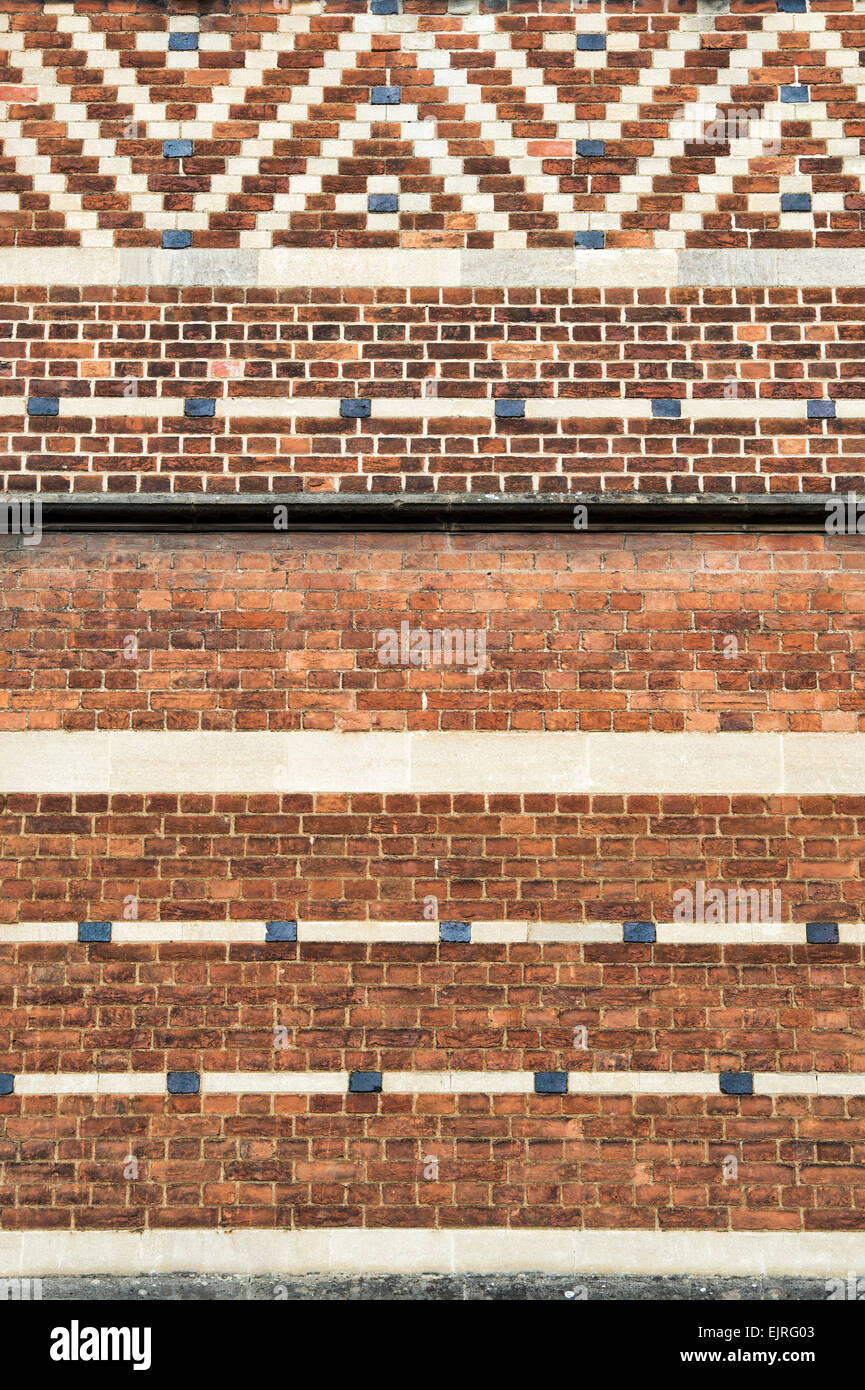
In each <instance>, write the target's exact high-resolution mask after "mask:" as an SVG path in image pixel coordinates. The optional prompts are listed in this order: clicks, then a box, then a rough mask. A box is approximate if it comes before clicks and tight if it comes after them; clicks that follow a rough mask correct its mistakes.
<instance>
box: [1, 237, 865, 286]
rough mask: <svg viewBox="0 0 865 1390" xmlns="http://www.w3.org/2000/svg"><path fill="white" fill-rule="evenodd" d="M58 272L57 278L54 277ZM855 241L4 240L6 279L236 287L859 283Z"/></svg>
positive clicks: (24, 282) (858, 253) (859, 257)
mask: <svg viewBox="0 0 865 1390" xmlns="http://www.w3.org/2000/svg"><path fill="white" fill-rule="evenodd" d="M58 277H59V278H58ZM861 280H862V254H861V250H860V248H858V247H851V248H849V249H843V248H842V249H839V250H830V249H828V248H823V247H804V248H802V249H800V250H766V251H762V250H761V251H747V250H741V251H734V250H693V251H673V250H669V251H666V250H662V251H651V250H626V249H622V250H609V251H607V250H603V251H582V250H568V249H566V248H565V249H562V250H548V251H544V250H512V251H480V250H459V249H456V248H454V249H449V248H441V249H417V250H413V249H405V250H402V249H395V248H386V249H385V248H373V249H370V250H351V249H348V248H346V249H342V250H315V249H308V250H291V249H289V248H278V249H275V250H264V251H235V250H228V249H226V250H211V249H206V248H202V247H194V246H193V247H191V248H190V249H188V250H186V251H163V250H161V249H158V248H155V249H146V248H145V249H134V248H131V247H130V248H122V247H120V248H116V249H114V248H106V249H105V250H100V249H91V248H80V247H74V246H64V247H61V248H58V249H57V250H54V249H51V248H42V247H34V248H27V247H4V248H3V267H2V283H3V284H4V285H9V286H15V285H56V284H60V283H62V284H64V285H160V286H162V285H174V286H177V287H183V286H198V285H216V286H232V287H235V288H240V289H252V288H254V287H256V286H259V287H261V288H271V287H272V288H279V287H281V286H289V285H303V286H309V287H312V288H314V289H315V288H322V289H330V288H334V287H338V286H352V285H353V286H358V287H363V286H370V287H375V286H390V285H398V286H402V287H411V286H417V287H441V288H452V287H455V286H463V285H465V286H479V287H491V288H508V287H511V288H516V287H526V288H542V287H544V286H552V287H556V286H564V287H582V286H585V285H592V286H595V287H598V288H605V287H616V286H628V287H647V286H658V287H665V286H667V287H669V286H674V285H697V286H716V287H722V288H723V287H726V286H734V285H745V286H767V287H771V286H775V285H778V286H788V287H792V288H800V287H801V288H807V287H809V286H810V287H813V286H825V287H827V288H831V287H833V286H836V285H838V286H841V285H852V286H857V285H859V284H861Z"/></svg>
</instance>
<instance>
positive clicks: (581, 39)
mask: <svg viewBox="0 0 865 1390" xmlns="http://www.w3.org/2000/svg"><path fill="white" fill-rule="evenodd" d="M606 46H607V36H606V34H578V35H577V49H578V50H579V52H581V53H600V52H602V51H603V49H605V48H606Z"/></svg>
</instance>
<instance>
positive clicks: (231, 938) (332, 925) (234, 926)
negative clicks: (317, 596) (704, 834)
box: [0, 910, 865, 946]
mask: <svg viewBox="0 0 865 1390" xmlns="http://www.w3.org/2000/svg"><path fill="white" fill-rule="evenodd" d="M815 920H816V910H815ZM266 926H267V924H266V923H265V922H263V921H262V922H219V921H212V922H113V923H112V925H111V944H112V945H114V946H125V945H139V944H145V943H149V942H157V943H158V942H161V941H166V942H170V941H198V942H201V941H213V942H221V943H222V944H224V945H231V944H232V943H233V942H238V943H250V944H253V945H258V946H261V945H263V944H265V935H266ZM655 931H656V936H657V941H658V944H659V945H665V944H666V945H676V946H678V945H686V946H687V945H694V946H712V945H734V946H747V945H763V946H772V945H785V946H786V945H801V944H802V943H803V942H804V941H805V923H804V922H782V923H780V924H779V923H775V922H741V923H738V922H725V923H720V924H716V923H709V922H703V923H694V924H693V925H685V924H682V923H679V922H658V923H656V925H655ZM838 937H839V942H840V943H842V944H844V943H848V944H852V943H855V942H862V941H865V923H863V922H841V923H839V926H838ZM622 938H623V924H622V923H621V922H517V921H514V922H472V923H471V943H472V945H507V944H509V943H520V942H531V941H534V942H544V941H547V942H551V943H556V942H558V943H565V942H580V941H585V942H587V943H588V942H612V943H615V942H621V941H622ZM297 939H298V941H299V942H300V943H301V944H302V943H303V942H321V943H325V942H358V943H360V944H363V943H365V942H366V943H369V944H373V943H376V942H394V943H396V942H402V943H403V944H406V945H420V944H431V943H435V942H436V941H438V940H439V924H438V922H429V921H418V922H370V921H342V922H303V921H300V922H298V924H297ZM77 940H78V923H77V922H22V923H19V924H16V923H3V924H0V944H2V943H4V942H20V943H22V944H24V943H28V942H39V941H59V942H62V941H77Z"/></svg>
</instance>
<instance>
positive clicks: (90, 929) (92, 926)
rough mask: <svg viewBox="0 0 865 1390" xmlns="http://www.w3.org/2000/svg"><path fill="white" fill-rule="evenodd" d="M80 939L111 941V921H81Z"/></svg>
mask: <svg viewBox="0 0 865 1390" xmlns="http://www.w3.org/2000/svg"><path fill="white" fill-rule="evenodd" d="M78 940H79V941H110V940H111V923H110V922H79V923H78Z"/></svg>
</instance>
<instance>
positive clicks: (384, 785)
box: [0, 633, 865, 796]
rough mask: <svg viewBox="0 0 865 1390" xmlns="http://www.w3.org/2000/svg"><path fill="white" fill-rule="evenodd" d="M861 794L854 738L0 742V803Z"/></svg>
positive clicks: (864, 770) (237, 737) (422, 736)
mask: <svg viewBox="0 0 865 1390" xmlns="http://www.w3.org/2000/svg"><path fill="white" fill-rule="evenodd" d="M374 635H375V634H374V633H371V634H370V639H371V640H373V638H374ZM492 660H493V662H494V661H495V655H494V654H493V657H492ZM863 784H865V735H863V734H788V733H777V734H762V733H742V734H739V733H721V734H700V733H694V734H657V733H641V734H638V733H616V734H600V733H599V734H579V733H542V734H530V733H519V732H513V733H480V734H476V733H348V734H342V733H325V732H319V731H309V732H301V733H134V732H127V731H123V732H109V731H106V732H104V733H98V732H97V733H91V732H88V733H58V732H54V731H50V732H41V731H40V732H37V731H34V732H27V733H3V734H0V792H4V793H9V792H24V793H27V794H31V793H59V794H61V795H62V794H64V793H66V794H70V793H79V792H80V793H110V792H123V793H129V794H136V793H137V794H147V793H159V792H163V793H167V792H175V793H178V794H185V795H188V796H191V795H194V794H196V793H204V794H209V793H212V794H244V793H246V794H248V795H252V794H254V793H259V792H265V793H278V792H287V793H297V792H300V793H303V792H306V793H316V792H338V793H339V792H342V793H348V792H378V793H399V792H408V793H416V794H423V793H448V792H449V793H458V792H471V793H475V794H478V793H496V792H503V793H530V792H542V793H581V792H584V793H596V794H604V793H611V794H615V795H622V794H628V793H630V794H634V795H637V794H640V793H644V792H645V793H649V794H652V793H654V794H663V793H670V794H675V793H680V792H691V793H694V794H706V795H712V794H717V795H733V794H735V793H739V792H754V793H763V794H781V793H790V794H792V795H800V796H808V795H818V794H830V795H831V794H845V793H846V794H850V795H858V794H860V793H861V789H862V786H863Z"/></svg>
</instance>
